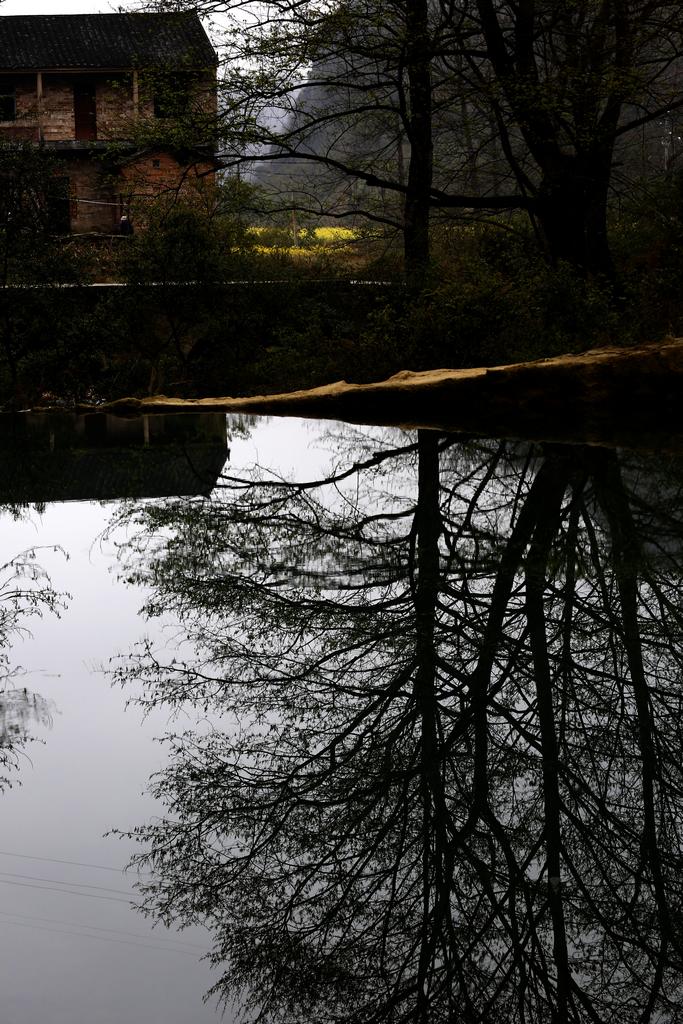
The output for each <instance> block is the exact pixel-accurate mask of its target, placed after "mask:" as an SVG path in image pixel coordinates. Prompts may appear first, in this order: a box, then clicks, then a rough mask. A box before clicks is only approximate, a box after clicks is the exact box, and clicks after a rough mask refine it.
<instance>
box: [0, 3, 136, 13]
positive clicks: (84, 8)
mask: <svg viewBox="0 0 683 1024" xmlns="http://www.w3.org/2000/svg"><path fill="white" fill-rule="evenodd" d="M139 6H140V3H139V0H0V14H106V13H107V12H111V11H115V10H116V9H117V8H119V7H125V8H130V9H131V10H135V8H136V7H139Z"/></svg>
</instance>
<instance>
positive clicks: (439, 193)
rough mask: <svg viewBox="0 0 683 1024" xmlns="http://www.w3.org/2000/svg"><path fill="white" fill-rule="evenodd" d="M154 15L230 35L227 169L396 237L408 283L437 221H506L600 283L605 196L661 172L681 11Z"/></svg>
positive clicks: (663, 7)
mask: <svg viewBox="0 0 683 1024" xmlns="http://www.w3.org/2000/svg"><path fill="white" fill-rule="evenodd" d="M152 6H154V7H156V8H157V9H166V8H168V7H169V6H171V7H173V8H174V9H179V8H183V7H184V6H186V7H192V8H193V9H197V10H198V11H199V12H200V13H203V14H205V15H207V16H208V17H210V16H214V17H216V18H218V17H219V16H220V18H221V19H223V20H222V22H221V24H222V25H225V24H226V19H227V24H228V26H229V28H228V30H227V31H225V32H223V34H220V33H219V34H218V36H217V38H218V41H219V44H220V45H221V46H222V47H223V49H222V53H223V55H224V68H225V77H224V80H223V87H224V99H223V107H222V109H223V114H222V117H223V132H222V135H223V156H224V160H225V163H226V165H227V166H232V167H235V166H238V165H240V164H243V163H245V162H247V163H254V162H257V163H261V164H273V165H276V166H278V167H280V168H283V173H282V175H281V178H280V182H281V186H282V187H281V191H282V195H283V203H284V205H287V204H296V205H298V206H300V207H303V208H307V209H309V210H312V211H315V212H318V213H323V212H326V213H332V214H333V215H335V216H340V217H347V216H352V215H355V214H357V213H358V212H362V213H363V214H364V215H366V216H368V217H371V218H376V219H380V220H382V219H384V220H386V221H388V222H391V223H393V224H395V225H397V226H399V227H400V228H401V229H402V230H403V232H404V235H405V246H406V262H407V267H408V269H409V271H410V270H411V268H412V270H413V271H415V272H416V273H417V271H418V268H419V267H420V266H421V265H422V264H423V263H424V262H425V261H426V260H427V259H428V254H429V241H428V226H429V221H430V217H431V216H433V215H434V211H441V212H443V211H444V210H450V211H459V213H460V215H465V214H467V215H468V216H472V215H477V216H481V215H482V213H484V212H485V213H487V214H489V215H491V214H502V213H504V212H506V211H511V210H518V211H523V212H524V213H525V214H526V215H528V217H529V218H530V220H531V223H532V225H533V227H534V229H535V230H536V231H537V233H538V239H539V243H540V245H541V247H542V249H543V251H544V252H545V253H546V255H547V256H548V258H549V259H550V260H551V261H557V260H564V261H567V262H569V263H571V264H572V265H574V266H576V267H578V268H581V269H582V270H584V271H589V272H597V273H604V274H609V273H610V272H611V267H612V262H611V256H610V251H609V242H608V237H607V234H608V229H607V209H608V203H609V200H610V197H611V196H613V195H614V194H615V193H618V192H620V191H623V190H624V189H625V188H626V187H627V186H628V184H629V182H630V183H633V181H634V180H636V179H638V178H643V177H651V176H653V175H655V176H656V175H658V174H661V173H663V172H667V171H669V170H670V169H671V168H672V167H673V166H674V165H675V157H676V155H677V151H678V149H679V143H678V127H677V125H678V122H679V113H678V112H679V111H680V109H681V105H682V101H681V98H680V96H681V92H680V75H681V64H680V56H681V48H682V45H683V12H681V8H680V5H678V4H659V3H654V2H651V0H575V2H571V3H569V2H567V0H546V2H538V0H521V2H514V3H512V2H507V0H457V2H456V3H445V2H441V0H437V2H434V0H390V2H388V3H381V4H379V3H377V2H376V0H348V2H339V3H336V2H331V3H328V4H323V5H322V6H321V5H320V4H318V3H314V2H312V0H304V2H297V3H292V2H290V0H275V2H274V3H270V4H268V5H261V4H258V3H253V4H252V3H247V4H245V3H243V2H239V3H238V2H235V3H232V2H231V0H187V2H186V0H155V2H154V3H153V4H152ZM306 168H312V169H313V170H314V171H315V173H313V174H311V175H307V174H306V173H305V170H304V169H306ZM272 180H277V178H276V177H271V181H272ZM392 196H393V197H395V200H394V201H392V200H391V197H392Z"/></svg>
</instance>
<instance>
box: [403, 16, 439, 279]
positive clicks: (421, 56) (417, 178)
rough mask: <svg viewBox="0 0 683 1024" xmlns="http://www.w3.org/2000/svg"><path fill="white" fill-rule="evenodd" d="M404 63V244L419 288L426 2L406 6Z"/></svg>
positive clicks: (429, 153)
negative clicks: (406, 143) (406, 144)
mask: <svg viewBox="0 0 683 1024" xmlns="http://www.w3.org/2000/svg"><path fill="white" fill-rule="evenodd" d="M405 31H406V66H407V76H408V103H409V109H408V110H407V112H406V122H407V123H406V131H407V135H408V140H409V142H410V160H409V164H408V181H407V188H406V198H405V207H404V229H403V247H404V259H405V272H406V278H407V281H408V284H409V286H414V287H415V288H416V289H417V290H419V289H420V288H421V286H422V284H423V282H424V278H425V275H426V273H427V268H428V266H429V256H430V251H429V213H430V207H431V201H430V194H431V188H432V178H433V173H434V156H433V150H434V143H433V138H432V76H431V59H432V54H431V44H430V39H429V5H428V3H427V2H426V0H409V2H408V4H407V5H406V23H405Z"/></svg>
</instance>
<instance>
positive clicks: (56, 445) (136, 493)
mask: <svg viewBox="0 0 683 1024" xmlns="http://www.w3.org/2000/svg"><path fill="white" fill-rule="evenodd" d="M228 455H229V452H228V447H227V431H226V421H225V416H224V415H222V414H221V413H184V414H182V415H178V414H176V415H168V416H141V417H139V418H137V419H121V418H119V417H116V416H109V415H107V414H105V413H93V414H89V415H87V416H78V415H76V414H75V413H67V412H64V413H55V412H49V413H48V412H45V413H22V414H17V415H10V414H7V415H3V416H0V464H1V465H2V474H1V475H0V504H4V505H17V504H19V505H20V504H30V503H43V502H50V501H88V500H90V501H93V500H100V501H102V500H112V499H117V498H162V497H175V496H181V495H193V494H204V495H208V494H210V493H211V491H212V490H213V488H214V487H215V485H216V481H217V479H218V476H219V474H220V472H221V470H222V469H223V466H224V465H225V462H226V460H227V458H228Z"/></svg>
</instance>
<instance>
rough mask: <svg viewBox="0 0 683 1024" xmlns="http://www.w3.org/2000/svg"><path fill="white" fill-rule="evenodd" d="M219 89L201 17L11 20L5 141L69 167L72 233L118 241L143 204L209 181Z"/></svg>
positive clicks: (4, 52) (3, 104)
mask: <svg viewBox="0 0 683 1024" xmlns="http://www.w3.org/2000/svg"><path fill="white" fill-rule="evenodd" d="M215 85H216V54H215V51H214V50H213V47H212V46H211V43H210V42H209V39H208V37H207V36H206V33H205V32H204V29H203V28H202V25H201V22H200V21H199V18H198V17H197V16H196V15H194V14H189V15H188V14H140V13H138V14H85V15H69V14H62V15H35V16H17V17H0V141H2V140H4V141H19V140H23V141H28V142H33V143H36V144H38V145H41V146H44V147H45V148H46V149H48V150H51V151H53V152H54V153H56V154H58V155H59V157H60V161H62V162H63V166H64V175H63V177H62V178H60V179H59V180H58V181H57V182H56V184H55V188H56V189H59V190H61V195H62V196H63V197H64V198H63V199H62V201H61V221H62V224H61V227H62V228H63V229H65V230H68V228H69V227H70V228H71V229H72V230H74V231H79V232H80V231H93V230H95V231H111V230H113V229H114V228H115V227H116V226H117V225H118V222H119V219H120V217H121V214H122V213H123V212H124V211H125V210H127V208H128V204H129V202H130V199H131V197H134V196H135V195H136V194H141V193H142V194H149V193H156V192H159V191H161V190H163V189H173V188H176V187H178V186H179V185H180V184H181V183H182V182H185V181H187V179H188V178H193V177H194V178H195V179H197V178H198V177H199V178H204V177H209V178H210V177H211V175H212V170H213V144H212V143H211V142H210V141H208V142H207V139H209V140H210V139H211V125H210V121H211V115H212V113H215V111H216V90H215ZM164 135H165V136H166V138H167V139H170V136H171V135H172V136H173V145H171V144H166V145H164V144H163V140H164ZM55 206H56V209H58V210H59V209H60V206H59V201H58V202H57V203H56V204H55Z"/></svg>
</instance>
